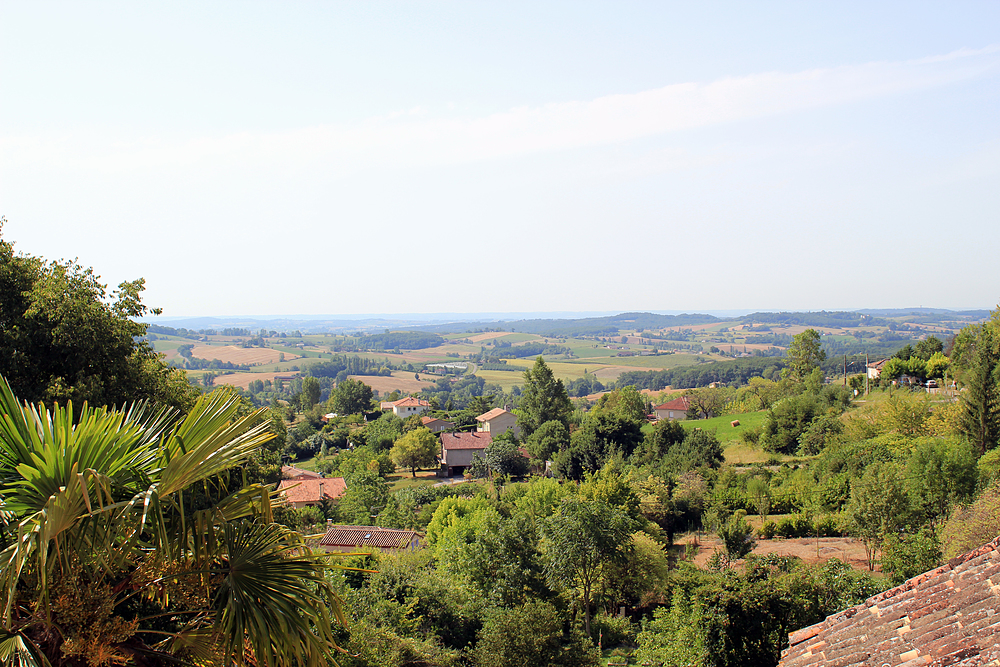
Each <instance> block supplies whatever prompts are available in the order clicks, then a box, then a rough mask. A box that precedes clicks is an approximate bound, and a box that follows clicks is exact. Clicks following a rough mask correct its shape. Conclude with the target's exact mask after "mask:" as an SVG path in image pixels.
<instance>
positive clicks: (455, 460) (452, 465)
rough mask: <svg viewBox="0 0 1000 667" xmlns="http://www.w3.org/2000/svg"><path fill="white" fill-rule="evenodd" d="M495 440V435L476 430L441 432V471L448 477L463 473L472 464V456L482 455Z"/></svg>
mask: <svg viewBox="0 0 1000 667" xmlns="http://www.w3.org/2000/svg"><path fill="white" fill-rule="evenodd" d="M491 442H493V435H492V434H490V433H483V432H480V431H476V432H474V433H469V432H466V433H442V434H441V472H442V473H445V474H446V476H447V477H452V476H454V475H461V474H462V473H463V472H465V469H466V468H468V467H469V466H471V465H472V457H473V456H475V455H476V454H479V455H480V456H482V455H483V452H485V451H486V448H487V447H489V446H490V443H491Z"/></svg>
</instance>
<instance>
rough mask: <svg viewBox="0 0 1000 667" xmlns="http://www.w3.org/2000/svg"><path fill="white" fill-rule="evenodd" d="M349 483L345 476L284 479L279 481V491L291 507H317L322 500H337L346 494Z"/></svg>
mask: <svg viewBox="0 0 1000 667" xmlns="http://www.w3.org/2000/svg"><path fill="white" fill-rule="evenodd" d="M346 490H347V484H346V483H345V482H344V478H343V477H330V478H327V479H322V478H321V479H283V480H281V481H280V482H279V483H278V493H279V494H280V495H282V496H283V497H284V498H285V500H286V501H287V502H288V505H289V506H290V507H294V508H295V509H301V508H303V507H317V506H318V505H319V503H320V500H322V499H323V498H326V499H327V500H336V499H337V498H340V497H341V496H342V495H344V491H346Z"/></svg>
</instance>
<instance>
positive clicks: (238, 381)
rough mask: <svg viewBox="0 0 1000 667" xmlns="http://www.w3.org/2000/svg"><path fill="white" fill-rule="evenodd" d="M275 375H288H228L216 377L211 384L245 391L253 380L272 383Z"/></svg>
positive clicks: (285, 373)
mask: <svg viewBox="0 0 1000 667" xmlns="http://www.w3.org/2000/svg"><path fill="white" fill-rule="evenodd" d="M277 375H289V373H288V372H287V371H286V372H284V373H228V374H225V375H218V376H216V378H215V382H214V383H213V384H214V385H215V386H216V387H218V386H219V385H223V384H225V385H229V386H230V387H239V388H240V389H246V388H248V387H249V386H250V383H251V382H253V381H254V380H271V381H274V378H275V376H277Z"/></svg>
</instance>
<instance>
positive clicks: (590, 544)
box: [542, 497, 636, 636]
mask: <svg viewBox="0 0 1000 667" xmlns="http://www.w3.org/2000/svg"><path fill="white" fill-rule="evenodd" d="M635 527H636V524H635V521H634V520H633V519H632V518H631V517H629V516H628V514H627V513H626V512H624V511H623V510H621V509H620V508H618V507H613V506H611V505H608V504H607V503H604V502H601V501H599V500H587V499H584V498H578V497H573V498H566V499H564V500H563V501H562V502H561V503H560V505H559V508H558V509H557V510H556V512H555V513H554V514H553V515H552V516H550V517H549V518H548V519H547V520H546V521H545V522H544V523H543V524H542V535H543V538H544V539H543V542H542V549H543V552H544V554H545V558H544V563H545V565H544V567H545V575H546V578H547V579H548V581H549V583H550V584H551V585H552V586H567V587H568V588H570V590H575V592H576V593H577V594H578V596H579V597H578V599H579V601H580V603H581V605H582V607H583V618H584V628H585V632H586V633H587V635H588V636H589V635H590V607H591V601H592V599H593V595H594V591H595V590H596V587H597V585H598V583H599V582H600V580H601V577H602V576H603V575H604V572H605V569H606V567H607V566H609V565H610V564H612V563H615V562H618V561H620V560H622V559H624V558H625V556H626V555H627V553H628V550H629V549H630V548H631V543H632V538H631V534H632V531H633V529H634V528H635Z"/></svg>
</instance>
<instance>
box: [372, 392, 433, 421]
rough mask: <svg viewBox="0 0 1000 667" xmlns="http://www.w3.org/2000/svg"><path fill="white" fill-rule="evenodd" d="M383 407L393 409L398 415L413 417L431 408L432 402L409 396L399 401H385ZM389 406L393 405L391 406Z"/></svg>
mask: <svg viewBox="0 0 1000 667" xmlns="http://www.w3.org/2000/svg"><path fill="white" fill-rule="evenodd" d="M381 405H382V408H383V409H391V410H392V414H394V415H396V416H397V417H402V418H403V419H406V418H407V417H412V416H413V415H419V414H420V413H422V412H425V411H427V410H430V409H431V404H430V403H428V402H427V401H425V400H423V399H421V398H416V397H415V396H407V397H406V398H401V399H399V400H398V401H392V402H388V401H383V402H382V404H381ZM387 406H392V407H391V408H389V407H387Z"/></svg>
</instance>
